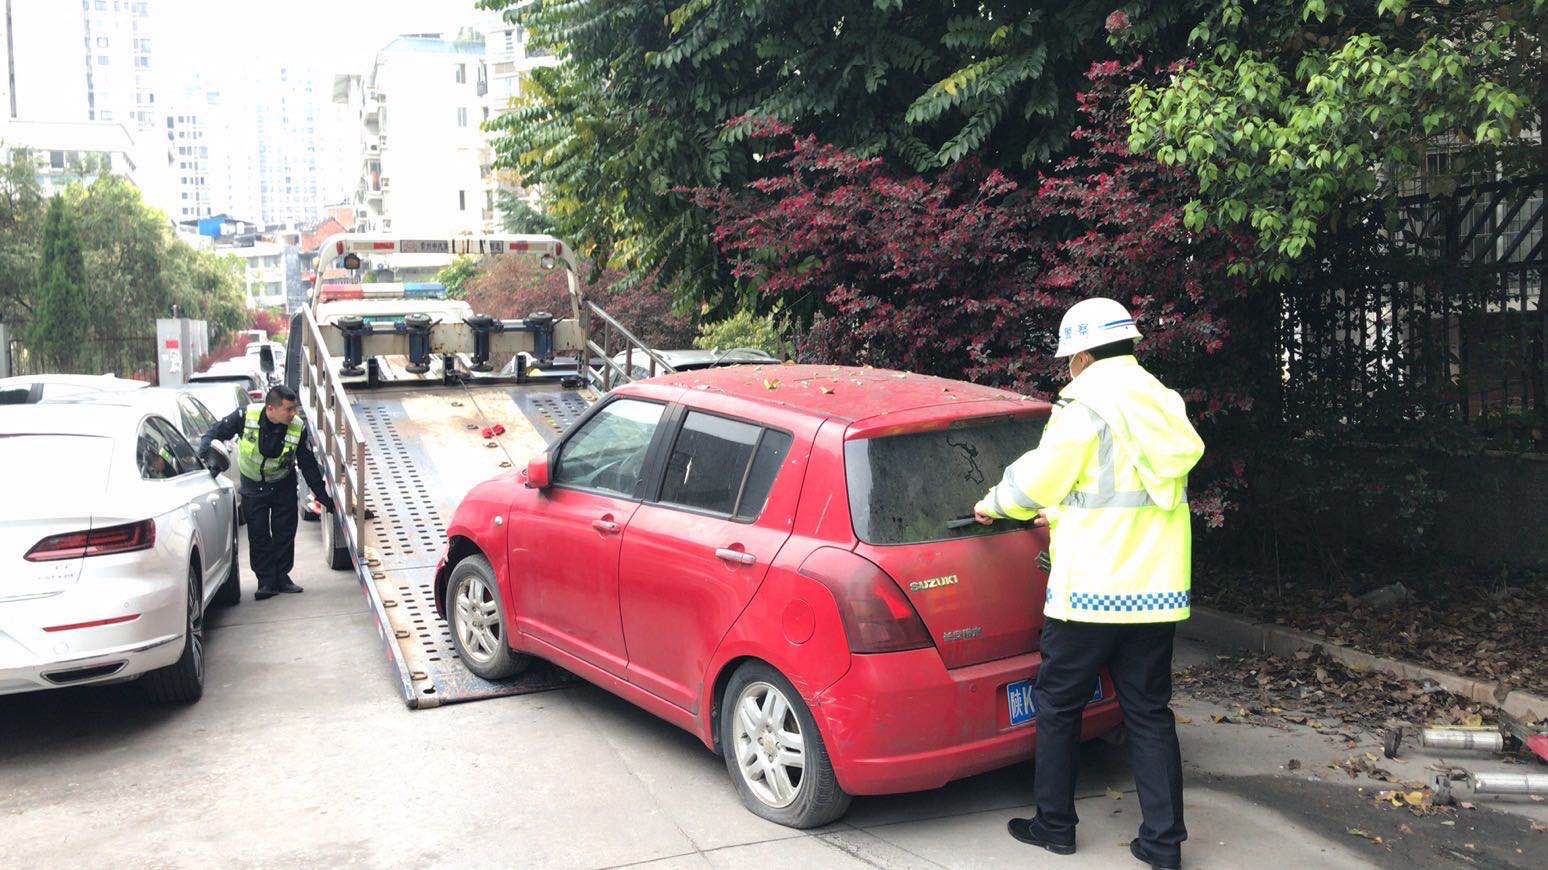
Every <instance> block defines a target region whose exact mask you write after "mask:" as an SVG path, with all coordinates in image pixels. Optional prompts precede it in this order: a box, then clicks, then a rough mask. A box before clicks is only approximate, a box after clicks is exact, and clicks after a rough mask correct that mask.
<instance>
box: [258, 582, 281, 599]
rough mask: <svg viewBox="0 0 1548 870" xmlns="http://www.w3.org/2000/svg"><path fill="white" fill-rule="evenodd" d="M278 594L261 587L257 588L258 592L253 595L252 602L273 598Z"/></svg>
mask: <svg viewBox="0 0 1548 870" xmlns="http://www.w3.org/2000/svg"><path fill="white" fill-rule="evenodd" d="M278 594H279V593H278V592H276V591H274V590H273V589H265V588H263V587H262V586H259V587H258V591H257V592H254V593H253V600H254V601H262V600H264V599H265V598H273V597H274V596H276V595H278Z"/></svg>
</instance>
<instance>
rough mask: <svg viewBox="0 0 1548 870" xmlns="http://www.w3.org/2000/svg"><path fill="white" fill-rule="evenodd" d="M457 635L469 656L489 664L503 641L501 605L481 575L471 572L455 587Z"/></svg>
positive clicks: (481, 662)
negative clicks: (474, 574)
mask: <svg viewBox="0 0 1548 870" xmlns="http://www.w3.org/2000/svg"><path fill="white" fill-rule="evenodd" d="M455 604H456V607H457V621H456V622H457V636H458V639H459V640H461V641H462V647H463V649H466V650H467V651H468V656H469V658H472V659H473V660H474V661H476V662H478V663H479V664H481V665H483V664H488V663H489V662H490V661H491V660H492V659H493V658H494V657H495V654H496V653H498V652H499V651H500V647H501V645H502V644H504V643H505V637H504V634H505V633H504V632H503V631H502V630H501V626H500V605H499V604H498V603H496V601H495V596H494V592H493V591H492V590H490V588H489V586H488V584H486V583H485V582H484V580H483V578H482V577H477V576H470V577H468V578H467V581H466V582H464V583H462V584H460V585H459V587H458V589H457V597H456V601H455Z"/></svg>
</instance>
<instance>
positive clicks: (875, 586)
mask: <svg viewBox="0 0 1548 870" xmlns="http://www.w3.org/2000/svg"><path fill="white" fill-rule="evenodd" d="M800 573H801V575H802V576H803V577H810V578H811V579H813V580H816V581H817V582H819V583H821V584H822V585H824V586H826V587H828V591H829V592H832V593H833V600H834V601H835V602H836V603H837V604H838V610H839V617H840V618H841V619H842V620H843V621H844V634H845V635H846V636H847V637H848V639H849V650H850V652H856V653H884V652H899V651H901V650H910V649H924V648H925V647H928V646H930V645H931V644H932V643H933V641H932V640H931V639H930V632H929V630H928V629H926V628H925V624H924V620H922V619H920V618H919V613H918V612H917V611H915V610H914V605H912V604H910V603H909V601H908V596H906V595H904V594H903V590H902V588H901V587H899V586H898V583H897V581H896V580H893V579H892V576H891V575H890V574H888V573H887V572H886V571H883V570H882V569H881V567H880V566H878V565H877V564H876V563H875V562H872V561H871V560H869V559H866V558H864V557H861V556H857V555H855V554H854V553H851V552H849V551H848V550H840V549H838V548H836V547H823V548H821V549H818V550H816V551H814V552H813V553H812V554H811V555H810V556H808V557H806V561H805V562H802V563H801V569H800Z"/></svg>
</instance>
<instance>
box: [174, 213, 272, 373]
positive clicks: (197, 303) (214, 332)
mask: <svg viewBox="0 0 1548 870" xmlns="http://www.w3.org/2000/svg"><path fill="white" fill-rule="evenodd" d="M164 274H165V276H166V279H167V282H168V284H169V286H171V288H172V300H173V303H174V304H175V305H177V308H178V311H180V312H181V313H182V315H183V316H184V317H191V318H194V319H196V320H203V321H205V322H206V323H208V324H209V328H210V346H211V347H216V346H219V345H221V344H224V343H225V342H226V340H227V339H228V338H229V337H230V336H231V335H232V334H233V333H234V332H236V331H237V330H239V329H245V328H247V325H248V324H249V323H250V322H252V318H253V316H254V314H255V312H252V311H249V310H248V308H247V293H246V291H245V289H244V288H245V277H244V274H243V267H242V261H241V260H239V259H237V258H236V257H234V256H232V255H230V254H226V255H221V254H216V253H215V252H213V251H199V250H195V249H194V248H193V247H191V246H190V245H188V244H187V243H185V242H183V241H181V240H178V239H173V240H171V242H170V244H168V245H167V252H166V267H165V269H164ZM162 316H164V315H162Z"/></svg>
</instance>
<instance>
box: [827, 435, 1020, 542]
mask: <svg viewBox="0 0 1548 870" xmlns="http://www.w3.org/2000/svg"><path fill="white" fill-rule="evenodd" d="M1043 423H1044V421H1043V420H1042V419H1030V420H1029V419H1026V418H1020V419H1010V418H1004V417H1002V418H997V419H994V420H989V421H982V422H979V421H970V422H968V423H966V424H964V425H961V426H957V427H955V428H951V429H942V430H938V431H934V432H918V433H914V434H909V435H891V436H888V437H886V438H868V439H863V440H859V441H851V442H849V443H848V444H846V445H844V468H845V471H846V473H847V476H848V479H849V512H850V517H851V518H852V519H853V521H854V524H855V534H856V535H859V537H860V540H862V541H865V542H866V543H868V544H917V543H920V542H923V541H939V540H944V539H948V538H964V537H970V536H973V535H987V534H994V533H996V532H1003V531H1008V530H1010V529H1011V528H1014V526H1012V525H1011V524H1008V523H996V524H995V525H993V526H981V525H978V524H976V523H972V524H968V525H966V526H963V527H962V528H959V529H948V528H947V523H949V522H951V521H952V520H956V519H961V518H965V517H971V516H972V515H973V505H975V504H977V503H978V500H979V499H981V498H983V497H984V494H985V493H987V492H988V491H989V488H990V487H992V486H994V485H995V484H996V483H998V482H999V480H1000V476H1001V475H1003V474H1004V473H1005V467H1006V466H1008V465H1010V464H1011V463H1012V462H1014V461H1016V459H1017V458H1018V457H1020V456H1021V454H1023V453H1025V452H1027V451H1028V450H1031V449H1032V448H1034V447H1036V446H1037V441H1038V438H1039V437H1040V436H1041V435H1042V433H1043Z"/></svg>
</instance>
